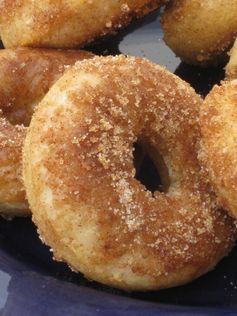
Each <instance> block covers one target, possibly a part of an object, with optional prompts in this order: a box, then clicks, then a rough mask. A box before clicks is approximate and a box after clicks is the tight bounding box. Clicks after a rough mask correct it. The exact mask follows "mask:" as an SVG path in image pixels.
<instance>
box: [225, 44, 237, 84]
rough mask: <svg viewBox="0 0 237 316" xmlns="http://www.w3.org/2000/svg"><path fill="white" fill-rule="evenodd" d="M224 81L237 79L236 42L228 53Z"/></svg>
mask: <svg viewBox="0 0 237 316" xmlns="http://www.w3.org/2000/svg"><path fill="white" fill-rule="evenodd" d="M225 70H226V79H227V80H233V79H237V40H236V41H235V44H234V46H233V48H232V49H231V51H230V60H229V62H228V64H227V65H226V69H225Z"/></svg>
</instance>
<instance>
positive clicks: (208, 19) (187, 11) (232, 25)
mask: <svg viewBox="0 0 237 316" xmlns="http://www.w3.org/2000/svg"><path fill="white" fill-rule="evenodd" d="M162 25H163V28H164V40H165V42H166V43H167V45H168V46H169V47H170V48H171V49H172V50H173V51H174V52H175V54H176V55H177V56H179V57H180V58H181V59H182V60H183V61H184V62H186V63H189V64H194V65H201V66H208V65H216V64H219V63H223V62H225V61H226V60H227V52H228V50H229V49H230V48H231V47H232V46H233V44H234V40H235V38H236V36H237V0H224V1H223V0H171V1H170V3H169V4H168V6H167V8H166V10H165V12H164V14H163V16H162Z"/></svg>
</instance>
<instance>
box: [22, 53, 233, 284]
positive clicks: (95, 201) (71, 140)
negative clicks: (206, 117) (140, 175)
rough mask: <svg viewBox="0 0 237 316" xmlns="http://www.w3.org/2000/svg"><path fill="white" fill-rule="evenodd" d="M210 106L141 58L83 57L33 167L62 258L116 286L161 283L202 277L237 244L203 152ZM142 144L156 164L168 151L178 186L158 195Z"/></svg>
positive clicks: (30, 156) (31, 179)
mask: <svg viewBox="0 0 237 316" xmlns="http://www.w3.org/2000/svg"><path fill="white" fill-rule="evenodd" d="M200 104H201V99H200V98H199V97H198V96H197V95H196V94H195V92H194V91H193V89H192V88H191V87H190V86H189V85H188V84H186V83H184V82H183V81H182V80H181V79H179V78H178V77H176V76H174V75H173V74H171V73H169V72H168V71H167V70H165V69H163V68H161V67H160V66H157V65H154V64H152V63H151V62H149V61H147V60H145V59H139V58H133V57H128V58H126V57H124V56H118V57H106V58H105V57H104V58H103V57H95V58H94V59H92V60H88V61H83V62H81V63H80V64H79V63H78V64H76V65H75V66H74V67H73V68H71V69H70V70H69V71H68V72H67V73H66V74H65V75H64V76H63V77H62V78H61V79H60V80H59V81H58V82H57V83H56V84H55V85H54V87H53V88H52V89H51V90H50V92H49V94H48V95H47V96H46V98H44V100H43V102H42V103H41V104H40V106H39V107H38V108H37V111H36V113H35V114H34V116H33V119H32V121H31V125H30V128H29V131H28V134H27V137H26V142H25V146H24V167H23V169H24V171H23V174H24V183H25V186H26V189H27V196H28V199H29V202H30V206H31V209H32V212H33V220H34V222H35V223H36V225H37V226H38V228H39V231H40V234H41V237H42V238H43V239H44V240H45V241H46V242H47V244H48V245H50V246H51V247H52V248H53V251H54V256H55V257H56V259H57V260H63V261H66V262H67V263H68V264H69V265H70V266H71V267H72V268H73V269H74V270H76V271H81V272H82V273H84V274H85V275H86V276H87V277H88V278H90V279H94V280H97V281H99V282H102V283H105V284H108V285H111V286H114V287H118V288H122V289H127V290H151V289H158V288H166V287H171V286H175V285H178V284H182V283H186V282H188V281H191V280H193V279H194V278H196V277H198V276H199V275H201V274H203V273H205V272H206V271H208V270H210V269H212V268H213V267H214V266H215V265H216V263H217V262H218V260H220V258H222V257H223V256H224V255H226V254H227V253H228V252H229V250H230V249H231V247H232V245H233V240H234V238H235V229H234V227H233V222H232V221H231V219H230V218H229V217H228V216H227V215H226V214H225V213H223V212H222V211H220V210H218V209H217V208H216V206H215V199H214V197H213V196H212V194H211V192H210V189H209V187H208V186H207V184H206V183H205V181H204V179H202V176H201V173H200V166H199V163H198V160H197V149H196V146H197V143H198V142H199V136H200V130H199V124H198V115H199V107H200ZM137 140H139V142H140V143H141V144H146V145H147V146H148V147H152V148H153V151H150V153H151V154H152V158H153V159H154V161H155V163H158V160H159V159H158V158H157V154H158V152H157V150H159V153H160V154H161V155H162V157H163V159H164V161H165V164H166V166H167V167H168V171H169V175H168V177H169V181H170V186H169V188H168V191H167V192H166V193H159V192H156V193H155V195H154V196H152V194H151V192H149V191H147V190H146V189H145V187H144V186H143V185H142V184H141V183H140V182H139V181H138V180H136V179H135V169H134V166H133V144H134V143H135V142H136V141H137ZM154 148H156V150H154ZM36 149H37V154H36Z"/></svg>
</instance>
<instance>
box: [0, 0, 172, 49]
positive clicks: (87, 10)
mask: <svg viewBox="0 0 237 316" xmlns="http://www.w3.org/2000/svg"><path fill="white" fill-rule="evenodd" d="M166 1H167V0H118V1H114V0H113V1H110V0H100V1H97V0H90V1H88V0H87V1H77V0H70V1H69V0H64V1H57V0H53V1H52V0H51V1H49V0H47V1H44V3H43V5H42V3H41V2H40V1H31V0H15V1H8V0H2V1H1V3H0V29H1V37H2V41H3V43H4V45H5V47H7V48H12V47H19V46H30V47H50V48H73V47H82V46H85V45H86V44H88V43H90V42H92V41H93V40H95V39H97V38H99V37H104V36H105V35H109V34H113V33H115V32H116V31H117V30H118V29H119V28H121V27H123V26H126V25H128V24H129V22H130V21H131V20H132V18H133V17H141V16H143V15H145V14H147V13H148V12H150V11H152V10H154V9H156V8H158V7H159V6H160V5H161V4H163V3H164V2H166Z"/></svg>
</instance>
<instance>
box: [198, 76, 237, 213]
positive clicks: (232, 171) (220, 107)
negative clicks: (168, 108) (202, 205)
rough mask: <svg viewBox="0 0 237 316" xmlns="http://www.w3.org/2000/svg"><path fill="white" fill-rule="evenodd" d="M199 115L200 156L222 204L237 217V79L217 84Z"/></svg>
mask: <svg viewBox="0 0 237 316" xmlns="http://www.w3.org/2000/svg"><path fill="white" fill-rule="evenodd" d="M200 115H201V117H200V124H201V131H202V147H201V152H200V158H201V160H202V161H203V163H204V164H205V166H206V168H207V171H208V173H209V177H210V180H211V183H212V184H213V187H214V189H215V192H216V194H217V196H218V200H219V203H220V205H221V206H222V207H223V208H225V209H228V210H229V211H230V214H231V215H232V216H234V217H235V218H237V167H236V166H237V147H236V139H237V123H236V122H237V80H233V81H230V82H223V83H222V85H221V86H215V87H214V88H213V89H212V91H211V92H210V93H209V95H208V96H207V97H206V99H205V102H204V103H203V105H202V106H201V114H200Z"/></svg>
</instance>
